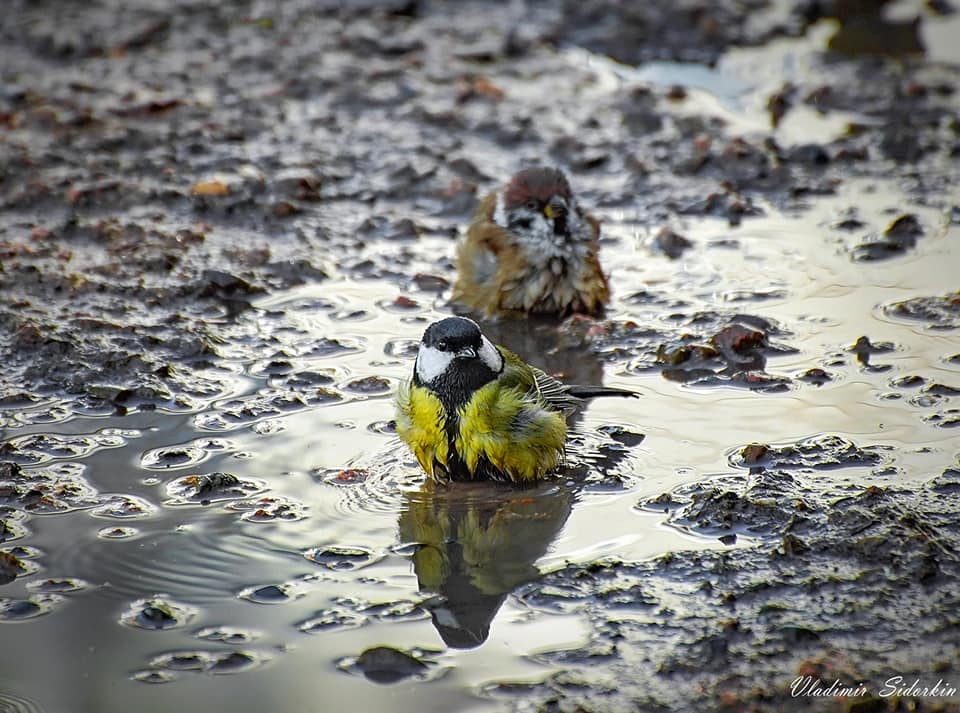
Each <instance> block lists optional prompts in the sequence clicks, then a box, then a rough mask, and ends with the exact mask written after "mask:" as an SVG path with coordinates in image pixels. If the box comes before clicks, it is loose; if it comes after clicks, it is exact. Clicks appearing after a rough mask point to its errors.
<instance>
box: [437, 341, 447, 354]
mask: <svg viewBox="0 0 960 713" xmlns="http://www.w3.org/2000/svg"><path fill="white" fill-rule="evenodd" d="M447 346H448V345H447V340H446V339H441V340H440V341H439V342H437V349H439V350H440V351H442V352H445V351H447Z"/></svg>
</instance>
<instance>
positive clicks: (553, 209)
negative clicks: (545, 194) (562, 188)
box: [543, 196, 567, 220]
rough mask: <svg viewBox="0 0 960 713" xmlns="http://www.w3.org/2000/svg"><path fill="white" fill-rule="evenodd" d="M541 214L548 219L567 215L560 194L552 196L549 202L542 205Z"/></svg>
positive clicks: (565, 205)
mask: <svg viewBox="0 0 960 713" xmlns="http://www.w3.org/2000/svg"><path fill="white" fill-rule="evenodd" d="M543 214H544V215H545V216H547V218H549V219H550V220H553V219H555V218H566V217H567V204H566V203H564V202H563V198H561V197H560V196H554V197H553V198H551V199H550V202H549V203H547V204H546V205H545V206H544V207H543Z"/></svg>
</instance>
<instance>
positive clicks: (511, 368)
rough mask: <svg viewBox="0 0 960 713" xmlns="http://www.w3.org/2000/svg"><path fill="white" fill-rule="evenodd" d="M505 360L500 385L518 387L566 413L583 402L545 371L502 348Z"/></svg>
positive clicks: (550, 406)
mask: <svg viewBox="0 0 960 713" xmlns="http://www.w3.org/2000/svg"><path fill="white" fill-rule="evenodd" d="M500 353H501V354H503V358H504V369H503V374H501V375H500V383H501V384H503V386H505V387H517V388H521V389H523V390H524V391H526V393H527V394H529V395H530V396H531V397H532V398H534V399H536V400H537V401H541V402H542V403H544V404H546V405H547V406H548V407H549V408H552V409H554V410H556V411H562V412H564V413H570V412H572V411H574V410H576V409H577V407H578V406H579V405H580V403H581V401H580V399H578V398H577V397H576V396H573V395H572V394H571V393H570V392H569V387H568V386H567V385H566V384H564V383H563V382H562V381H558V380H557V379H555V378H553V377H552V376H550V375H549V374H547V373H546V372H545V371H541V370H540V369H538V368H536V367H535V366H530V365H529V364H527V363H526V362H525V361H523V359H521V358H520V357H518V356H517V355H516V354H514V353H513V352H511V351H509V350H507V349H504V348H503V347H500Z"/></svg>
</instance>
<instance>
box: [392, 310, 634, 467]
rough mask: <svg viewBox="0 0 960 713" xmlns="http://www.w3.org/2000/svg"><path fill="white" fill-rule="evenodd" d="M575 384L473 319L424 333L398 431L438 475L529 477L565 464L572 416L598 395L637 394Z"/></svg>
mask: <svg viewBox="0 0 960 713" xmlns="http://www.w3.org/2000/svg"><path fill="white" fill-rule="evenodd" d="M637 395H638V394H637V393H636V392H633V391H628V390H625V389H615V388H608V387H603V386H572V385H567V384H564V383H562V382H560V381H558V380H557V379H555V378H553V377H552V376H550V375H549V374H546V373H545V372H543V371H541V370H540V369H537V368H536V367H534V366H530V365H529V364H527V363H526V362H524V361H523V359H521V358H520V357H519V356H517V355H516V354H514V353H513V352H511V351H509V350H507V349H504V348H503V347H498V346H496V345H494V344H493V343H492V342H491V341H490V340H489V339H487V338H486V337H485V336H484V335H483V333H482V332H481V331H480V327H479V326H478V325H477V323H476V322H474V321H473V320H471V319H467V318H465V317H447V318H446V319H442V320H440V321H439V322H434V323H433V324H431V325H430V326H429V327H427V330H426V331H425V332H424V334H423V338H422V340H421V342H420V346H419V349H418V351H417V358H416V361H415V363H414V367H413V376H412V378H411V379H410V381H409V382H406V383H404V384H402V385H401V386H400V388H399V389H398V390H397V395H396V402H395V408H396V424H397V426H396V427H397V434H398V435H399V436H400V439H401V440H402V441H403V442H404V443H406V444H407V446H408V447H409V448H410V450H411V451H412V452H413V455H414V456H415V457H416V459H417V461H418V462H419V463H420V465H421V467H422V468H423V469H424V471H426V473H427V475H429V476H430V477H432V478H434V479H436V480H438V481H448V480H455V481H456V480H497V481H509V482H515V483H525V482H531V481H535V480H539V479H541V478H543V477H544V476H545V475H547V474H548V473H550V472H551V471H552V470H554V469H555V468H556V467H557V466H558V465H560V463H561V461H562V458H563V454H564V446H565V444H566V439H567V423H566V417H567V416H569V415H571V414H573V413H574V412H575V411H576V410H577V409H579V408H580V406H581V405H582V404H583V400H584V399H587V398H593V397H595V396H630V397H633V396H637Z"/></svg>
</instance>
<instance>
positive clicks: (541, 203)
mask: <svg viewBox="0 0 960 713" xmlns="http://www.w3.org/2000/svg"><path fill="white" fill-rule="evenodd" d="M493 217H494V220H495V221H496V222H497V223H498V224H499V225H501V226H502V227H504V228H507V229H508V230H510V231H511V232H512V233H515V234H517V235H518V237H520V238H524V237H529V238H530V239H531V241H536V240H537V239H540V240H542V239H543V238H544V237H546V236H552V237H553V239H554V240H555V239H556V238H562V239H571V238H572V239H574V240H577V239H578V238H579V237H580V232H581V231H576V233H572V232H571V227H572V226H571V220H570V218H571V217H573V219H574V220H573V221H572V222H573V223H576V224H579V223H580V218H581V217H582V216H581V214H580V211H579V208H577V205H576V201H575V200H574V197H573V193H572V192H571V190H570V184H569V183H568V182H567V177H566V176H565V175H563V171H561V170H559V169H557V168H547V167H544V166H538V167H535V168H527V169H524V170H523V171H520V172H519V173H517V174H516V175H514V177H513V178H511V179H510V182H509V183H508V184H507V185H506V187H505V188H504V189H503V192H502V193H501V194H500V195H499V196H498V200H497V206H496V210H495V212H494V216H493ZM586 237H589V236H586Z"/></svg>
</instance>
